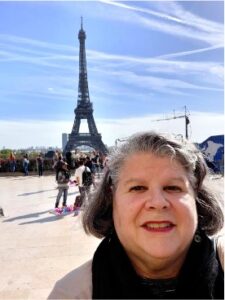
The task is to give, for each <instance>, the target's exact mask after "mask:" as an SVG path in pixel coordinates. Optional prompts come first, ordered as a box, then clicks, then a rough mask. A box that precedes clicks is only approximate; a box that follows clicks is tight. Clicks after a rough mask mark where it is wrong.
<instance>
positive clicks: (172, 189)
mask: <svg viewBox="0 0 225 300" xmlns="http://www.w3.org/2000/svg"><path fill="white" fill-rule="evenodd" d="M164 191H168V192H175V193H180V192H182V188H181V187H179V186H176V185H168V186H165V187H164Z"/></svg>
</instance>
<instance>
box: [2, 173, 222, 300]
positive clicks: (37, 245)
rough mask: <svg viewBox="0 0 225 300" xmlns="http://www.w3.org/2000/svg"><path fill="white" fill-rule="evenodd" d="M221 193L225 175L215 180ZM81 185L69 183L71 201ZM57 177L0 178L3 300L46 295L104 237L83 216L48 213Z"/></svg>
mask: <svg viewBox="0 0 225 300" xmlns="http://www.w3.org/2000/svg"><path fill="white" fill-rule="evenodd" d="M212 180H214V182H215V184H216V185H217V186H218V188H219V192H220V193H222V194H223V178H214V179H212ZM77 193H78V189H77V187H70V189H69V195H68V204H73V202H74V199H75V196H76V194H77ZM56 195H57V189H56V183H55V176H54V175H47V176H43V177H41V178H39V177H38V176H36V175H35V176H27V177H24V176H15V177H12V176H11V177H10V176H9V177H0V206H1V207H3V209H4V213H5V217H0V261H1V267H0V299H46V298H47V296H48V294H49V292H50V290H51V289H52V287H53V285H54V283H55V281H56V280H57V279H59V278H61V277H62V276H64V275H65V274H66V273H68V272H69V271H71V270H72V269H74V268H75V267H76V266H79V265H80V264H82V263H83V262H85V261H86V260H88V259H89V258H91V257H92V255H93V253H94V251H95V249H96V247H97V245H98V244H99V242H100V240H99V239H96V238H94V237H91V236H87V235H86V234H85V233H84V232H83V230H82V228H81V222H80V220H81V219H80V216H78V217H74V216H73V213H71V214H68V215H66V216H63V217H57V216H55V215H52V214H50V213H49V210H50V209H52V208H53V207H54V203H55V199H56Z"/></svg>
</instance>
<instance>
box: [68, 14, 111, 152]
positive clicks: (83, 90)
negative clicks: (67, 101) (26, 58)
mask: <svg viewBox="0 0 225 300" xmlns="http://www.w3.org/2000/svg"><path fill="white" fill-rule="evenodd" d="M78 39H79V41H80V53H79V88H78V100H77V107H76V109H75V110H74V113H75V120H74V123H73V128H72V132H71V134H70V135H69V140H68V142H67V144H66V146H65V149H64V153H66V152H69V151H71V150H74V149H76V148H77V147H79V146H89V147H91V148H94V149H95V150H96V151H99V152H102V153H103V154H106V153H107V152H108V150H107V149H106V146H105V145H104V144H103V142H102V136H101V134H100V133H98V130H97V127H96V125H95V120H94V117H93V105H92V102H90V97H89V90H88V80H87V62H86V52H85V39H86V33H85V31H84V30H83V20H82V18H81V29H80V31H79V34H78ZM81 119H86V120H87V123H88V129H89V133H79V129H80V122H81Z"/></svg>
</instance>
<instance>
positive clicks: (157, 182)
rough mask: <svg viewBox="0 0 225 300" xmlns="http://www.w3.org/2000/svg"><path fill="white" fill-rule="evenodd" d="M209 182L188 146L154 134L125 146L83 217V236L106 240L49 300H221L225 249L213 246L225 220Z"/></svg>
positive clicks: (118, 151) (201, 161)
mask: <svg viewBox="0 0 225 300" xmlns="http://www.w3.org/2000/svg"><path fill="white" fill-rule="evenodd" d="M206 175H207V167H206V165H205V162H204V159H203V157H202V155H201V153H200V152H199V151H198V150H197V149H196V148H195V147H194V145H192V144H190V143H189V142H188V141H180V140H176V139H174V138H172V137H169V136H166V135H162V134H158V133H155V132H148V133H141V134H138V135H135V136H133V137H131V138H130V139H128V140H127V141H126V142H125V143H124V144H122V145H121V146H120V147H119V148H117V149H116V150H115V152H114V153H113V154H112V155H111V156H110V157H109V165H108V171H107V172H106V173H105V174H104V177H103V180H102V182H101V184H100V186H99V188H98V190H97V192H96V193H95V195H94V196H93V199H92V201H91V204H90V205H89V207H88V208H87V210H86V211H85V213H84V216H83V225H84V229H85V231H86V233H91V234H93V235H94V236H96V237H99V238H102V237H104V239H103V241H102V242H101V243H100V245H99V246H98V248H97V250H96V252H95V254H94V257H93V260H91V261H89V262H87V263H86V264H84V265H83V266H81V267H80V268H78V269H76V270H74V271H72V272H71V273H69V274H68V275H66V276H65V277H64V278H63V279H61V280H60V281H58V282H57V283H56V285H55V288H54V289H53V291H52V293H51V294H50V296H49V298H56V299H62V298H63V299H81V298H86V299H87V298H93V299H118V298H120V299H128V298H133V299H146V298H148V299H156V298H164V299H165V298H166V299H193V298H196V299H202V298H204V299H220V298H221V299H222V298H224V294H223V293H224V291H223V286H224V283H223V269H222V264H223V263H222V254H223V248H222V244H221V240H218V241H217V244H218V245H217V246H216V247H214V241H215V239H211V238H209V236H212V235H215V234H216V233H217V232H218V231H219V230H221V229H222V227H223V212H222V209H221V205H220V201H219V199H218V197H217V196H216V194H215V192H214V191H213V187H212V182H210V181H208V182H207V181H206V180H207V178H206V177H207V176H206ZM216 248H217V249H216ZM219 256H220V259H219ZM220 260H221V261H220Z"/></svg>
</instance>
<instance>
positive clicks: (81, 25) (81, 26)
mask: <svg viewBox="0 0 225 300" xmlns="http://www.w3.org/2000/svg"><path fill="white" fill-rule="evenodd" d="M80 18H81V23H80V28H81V30H83V17H82V16H81V17H80Z"/></svg>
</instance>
